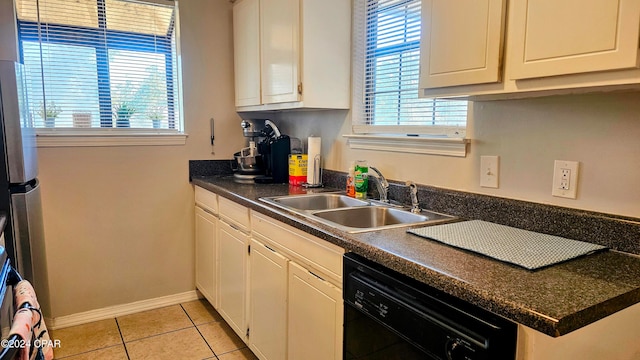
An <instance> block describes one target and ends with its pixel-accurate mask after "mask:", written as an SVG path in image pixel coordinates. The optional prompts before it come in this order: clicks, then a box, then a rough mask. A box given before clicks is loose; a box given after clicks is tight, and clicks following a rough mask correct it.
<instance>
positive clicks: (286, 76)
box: [260, 0, 302, 104]
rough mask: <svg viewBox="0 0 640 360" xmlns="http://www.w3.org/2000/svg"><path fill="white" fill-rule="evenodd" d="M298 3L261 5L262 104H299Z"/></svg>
mask: <svg viewBox="0 0 640 360" xmlns="http://www.w3.org/2000/svg"><path fill="white" fill-rule="evenodd" d="M299 5H300V2H299V0H268V1H263V5H262V8H261V11H260V14H261V20H262V21H261V22H260V30H261V31H260V40H261V41H260V43H261V44H262V67H261V70H262V73H261V75H262V79H261V80H262V85H263V86H262V101H263V102H264V103H265V104H272V103H281V102H291V101H299V100H300V95H301V93H302V91H300V92H299V91H298V85H299V84H300V83H299V80H298V59H299V58H300V54H299V49H298V46H299V40H298V36H299V31H298V30H299V23H300V19H299V17H298V15H299V12H300V10H299Z"/></svg>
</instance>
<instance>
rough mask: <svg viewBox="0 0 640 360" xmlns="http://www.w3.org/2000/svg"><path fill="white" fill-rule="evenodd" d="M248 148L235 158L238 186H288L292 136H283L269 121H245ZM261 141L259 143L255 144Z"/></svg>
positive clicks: (244, 131)
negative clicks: (273, 184)
mask: <svg viewBox="0 0 640 360" xmlns="http://www.w3.org/2000/svg"><path fill="white" fill-rule="evenodd" d="M241 126H242V133H243V135H244V136H245V137H246V138H249V146H248V147H245V148H243V149H241V150H240V151H239V152H237V153H235V154H234V158H235V161H234V163H233V165H234V166H232V167H233V170H234V174H233V176H234V178H235V180H236V181H238V182H257V183H286V182H288V178H289V168H288V160H289V159H288V158H289V153H290V152H291V150H290V147H291V140H290V139H289V136H287V135H282V134H281V133H280V130H278V127H277V126H276V125H275V124H274V123H273V122H271V121H270V120H265V119H247V120H242V122H241ZM256 140H258V141H256Z"/></svg>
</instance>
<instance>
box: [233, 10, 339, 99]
mask: <svg viewBox="0 0 640 360" xmlns="http://www.w3.org/2000/svg"><path fill="white" fill-rule="evenodd" d="M233 12H234V16H233V21H234V24H233V28H234V56H235V61H234V63H235V69H234V72H235V86H236V91H235V93H236V110H238V111H264V110H283V109H300V108H315V109H348V108H349V106H350V84H351V82H350V81H351V2H350V1H345V0H323V1H318V0H238V1H236V3H235V4H234V6H233Z"/></svg>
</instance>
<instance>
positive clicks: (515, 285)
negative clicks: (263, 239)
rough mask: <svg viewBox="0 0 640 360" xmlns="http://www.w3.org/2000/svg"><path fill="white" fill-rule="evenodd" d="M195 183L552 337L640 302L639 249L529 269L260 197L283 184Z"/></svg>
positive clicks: (285, 188) (285, 189) (285, 190)
mask: <svg viewBox="0 0 640 360" xmlns="http://www.w3.org/2000/svg"><path fill="white" fill-rule="evenodd" d="M192 183H193V184H194V185H198V186H201V187H203V188H205V189H208V190H210V191H212V192H215V193H217V194H218V195H220V196H222V197H225V198H228V199H230V200H233V201H236V202H238V203H240V204H242V205H244V206H247V207H249V208H250V209H252V210H255V211H257V212H260V213H263V214H266V215H268V216H271V217H273V218H274V219H276V220H279V221H282V222H284V223H287V224H289V225H292V226H294V227H296V228H298V229H300V230H302V231H306V232H308V233H310V234H312V235H314V236H317V237H319V238H322V239H324V240H326V241H329V242H331V243H334V244H336V245H338V246H341V247H343V248H344V249H346V250H348V251H353V252H355V253H358V254H360V255H362V256H364V257H366V258H369V259H370V260H373V261H376V262H378V263H380V264H382V265H384V266H387V267H389V268H391V269H393V270H396V271H398V272H400V273H403V274H405V275H408V276H410V277H412V278H415V279H417V280H419V281H421V282H423V283H425V284H428V285H430V286H432V287H434V288H437V289H439V290H442V291H444V292H446V293H448V294H451V295H454V296H456V297H458V298H461V299H464V300H466V301H468V302H470V303H472V304H475V305H477V306H480V307H481V308H484V309H486V310H489V311H492V312H494V313H496V314H499V315H502V316H504V317H505V318H508V319H511V320H513V321H515V322H518V323H520V324H523V325H526V326H528V327H531V328H533V329H536V330H538V331H540V332H543V333H545V334H548V335H550V336H560V335H564V334H567V333H569V332H571V331H573V330H576V329H578V328H581V327H583V326H586V325H588V324H591V323H593V322H595V321H597V320H600V319H602V318H604V317H606V316H608V315H611V314H613V313H614V312H616V311H619V310H621V309H624V308H626V307H628V306H631V305H633V304H636V303H638V302H640V257H639V256H637V255H632V254H629V253H624V252H619V251H605V252H601V253H597V254H592V255H589V256H586V257H582V258H579V259H575V260H571V261H567V262H564V263H561V264H557V265H554V266H551V267H547V268H544V269H541V270H537V271H529V270H525V269H522V268H519V267H516V266H513V265H510V264H507V263H502V262H499V261H496V260H493V259H490V258H487V257H485V256H482V255H477V254H474V253H471V252H468V251H464V250H460V249H456V248H453V247H450V246H447V245H444V244H441V243H439V242H436V241H430V240H426V239H423V238H420V237H417V236H414V235H411V234H408V233H406V229H407V228H402V229H390V230H381V231H373V232H367V233H361V234H349V233H345V232H342V231H340V230H338V229H336V228H333V227H331V226H328V225H325V224H322V223H319V222H315V221H313V220H311V219H308V218H304V217H301V216H298V215H295V214H293V213H290V212H287V211H284V210H280V209H277V208H275V207H272V206H270V205H268V204H266V203H264V202H262V201H259V198H260V197H268V196H279V195H288V194H289V193H290V190H291V189H290V187H289V185H287V184H272V185H265V184H259V185H256V184H238V183H235V182H234V181H233V178H232V177H231V176H202V177H197V176H194V177H193V178H192ZM294 189H295V191H300V188H294ZM302 191H304V190H302ZM325 191H326V190H325Z"/></svg>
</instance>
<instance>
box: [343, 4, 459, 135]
mask: <svg viewBox="0 0 640 360" xmlns="http://www.w3.org/2000/svg"><path fill="white" fill-rule="evenodd" d="M355 6H356V9H354V14H355V18H354V32H355V34H356V35H355V39H354V44H355V48H356V50H355V51H356V54H355V56H354V61H355V62H356V63H355V64H354V71H356V72H357V74H355V79H354V80H355V81H354V83H355V84H354V91H355V92H357V95H356V97H355V98H356V99H358V103H357V104H354V121H353V123H354V132H360V133H362V132H364V133H405V134H406V133H416V134H417V133H428V134H437V135H449V136H454V137H464V132H465V126H466V120H467V101H455V100H442V99H426V98H419V97H418V79H419V73H420V32H421V19H420V10H421V1H420V0H356V1H355ZM354 95H355V94H354ZM354 102H355V101H354Z"/></svg>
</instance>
